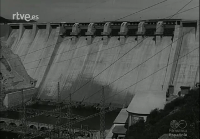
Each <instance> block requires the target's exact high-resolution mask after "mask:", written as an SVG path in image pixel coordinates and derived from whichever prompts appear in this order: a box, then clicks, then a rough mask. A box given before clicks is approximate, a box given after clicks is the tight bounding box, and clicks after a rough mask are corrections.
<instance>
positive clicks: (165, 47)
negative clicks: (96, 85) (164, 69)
mask: <svg viewBox="0 0 200 139" xmlns="http://www.w3.org/2000/svg"><path fill="white" fill-rule="evenodd" d="M192 30H193V29H191V30H190V31H188V32H187V33H186V34H188V33H190V32H191V31H192ZM186 34H184V35H182V36H181V37H179V38H178V39H176V40H175V41H173V42H172V43H171V44H169V45H167V46H166V47H164V48H163V49H162V50H160V51H158V52H157V53H156V54H154V55H152V56H151V57H149V58H148V59H146V60H145V61H143V62H142V63H140V64H139V65H137V66H136V67H134V68H133V69H131V70H129V71H128V72H126V73H125V74H123V75H121V76H120V77H118V78H117V79H115V80H114V81H112V82H111V83H109V84H108V85H106V86H109V85H111V84H113V83H114V82H116V81H117V80H119V79H120V78H122V77H124V76H125V75H127V74H128V73H130V72H132V71H133V70H135V69H136V68H138V67H139V66H141V65H142V64H144V63H146V62H147V61H149V60H150V59H152V58H153V57H155V56H156V55H157V54H159V53H160V52H162V51H163V50H164V49H166V48H167V47H169V46H171V45H172V44H173V43H175V42H177V41H178V40H180V39H181V38H182V37H183V36H185V35H186ZM168 65H169V64H168ZM99 91H101V90H98V91H97V92H95V93H93V94H92V95H91V96H89V97H87V98H86V99H88V98H90V97H92V96H93V95H95V94H97V93H98V92H99ZM86 99H85V100H86Z"/></svg>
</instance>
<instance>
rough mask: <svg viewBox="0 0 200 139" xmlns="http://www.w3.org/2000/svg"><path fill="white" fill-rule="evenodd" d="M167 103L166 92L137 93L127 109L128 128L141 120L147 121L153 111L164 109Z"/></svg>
mask: <svg viewBox="0 0 200 139" xmlns="http://www.w3.org/2000/svg"><path fill="white" fill-rule="evenodd" d="M165 103H166V96H165V93H164V92H147V93H136V94H135V96H134V98H133V99H132V101H131V103H130V104H129V106H128V108H127V112H128V126H129V127H130V126H131V125H133V124H134V123H136V122H137V121H138V120H140V119H143V120H145V121H146V118H147V116H148V115H149V114H150V112H151V111H152V110H154V109H155V108H158V109H162V108H164V105H165Z"/></svg>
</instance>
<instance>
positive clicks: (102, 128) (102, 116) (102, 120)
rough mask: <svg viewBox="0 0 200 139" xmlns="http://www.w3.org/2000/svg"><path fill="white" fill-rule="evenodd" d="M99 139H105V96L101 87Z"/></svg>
mask: <svg viewBox="0 0 200 139" xmlns="http://www.w3.org/2000/svg"><path fill="white" fill-rule="evenodd" d="M100 139H105V94H104V86H102V96H101V109H100Z"/></svg>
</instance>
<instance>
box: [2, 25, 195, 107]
mask: <svg viewBox="0 0 200 139" xmlns="http://www.w3.org/2000/svg"><path fill="white" fill-rule="evenodd" d="M156 23H157V21H156V22H155V23H153V22H152V23H150V22H147V25H146V23H142V25H143V26H142V30H140V31H139V32H138V34H137V33H135V32H137V31H138V23H124V24H123V26H122V27H121V23H108V24H104V23H98V24H97V25H96V26H98V27H95V25H94V24H90V26H89V23H88V24H74V25H73V24H70V23H69V24H65V25H63V26H60V24H23V25H19V24H15V25H14V24H10V25H9V26H10V30H9V32H10V33H9V35H8V36H9V37H8V38H7V39H6V37H4V40H5V42H6V44H7V47H8V48H10V49H8V50H6V51H8V52H9V53H11V52H13V53H14V54H16V55H17V56H18V59H19V58H20V59H21V63H20V62H19V61H18V62H17V61H15V63H18V64H20V65H21V66H19V67H21V69H18V68H17V69H18V70H19V71H17V73H18V72H19V73H20V74H15V73H12V75H15V78H16V79H15V81H14V82H15V83H14V82H13V80H11V82H10V83H9V84H10V85H11V84H13V85H11V86H13V87H11V86H10V89H11V88H13V89H14V88H16V87H17V86H18V85H20V86H21V87H22V86H23V85H24V84H23V83H24V82H26V83H30V82H29V81H32V80H31V79H30V78H33V79H34V80H37V83H36V88H38V89H39V91H38V94H37V95H38V97H39V98H41V99H54V100H55V99H57V84H58V82H59V83H60V90H61V98H62V99H63V100H67V98H68V95H69V93H70V92H71V93H73V95H72V100H75V101H81V102H82V101H84V102H88V103H99V102H100V97H101V88H102V85H103V86H105V98H106V103H112V104H119V105H122V104H123V105H124V104H125V103H127V104H129V103H130V101H131V100H132V96H133V95H135V94H141V95H139V97H140V96H141V97H140V98H141V99H142V97H143V96H145V95H146V94H147V93H149V94H148V96H152V97H151V98H152V100H154V99H153V98H156V99H159V100H162V101H165V99H166V98H165V96H166V92H167V88H168V85H170V84H172V85H174V87H175V94H176V93H178V91H179V88H180V86H181V85H182V86H192V85H193V84H194V83H195V82H198V80H199V78H196V76H197V74H198V71H199V68H198V58H199V51H198V49H197V50H196V51H193V52H191V53H189V52H190V51H192V50H193V49H195V48H196V47H198V45H199V40H198V39H197V38H198V37H197V36H198V30H197V29H196V28H198V27H197V26H196V22H195V23H192V24H191V25H189V26H188V23H187V25H184V24H185V23H183V25H182V23H179V24H176V23H175V21H172V22H171V21H170V22H168V21H163V22H159V23H160V24H161V23H162V24H165V26H164V29H161V30H158V31H157V30H156ZM171 23H172V24H171ZM194 24H195V25H194ZM77 25H80V26H77ZM105 25H107V26H105ZM91 26H92V28H95V29H94V30H93V32H92V33H86V32H89V30H88V31H87V28H89V27H90V29H91ZM127 26H128V27H127ZM160 26H161V25H160ZM161 27H162V26H161ZM63 28H64V29H63ZM124 28H125V29H126V30H125V29H124ZM145 28H146V29H145ZM190 30H191V31H190ZM156 31H157V34H156V35H155V34H154V32H156ZM90 32H91V30H90ZM102 32H103V33H102ZM119 32H120V33H119ZM163 32H164V33H163ZM118 33H119V34H118ZM60 34H62V36H60ZM182 35H184V36H182ZM181 36H182V37H181ZM146 37H147V38H146ZM10 51H11V52H10ZM187 53H189V54H187ZM14 54H13V55H12V57H16V55H14ZM186 54H187V56H185V57H184V55H186ZM181 57H184V58H181ZM4 58H5V59H7V55H6V56H4ZM180 58H181V59H180ZM16 59H17V58H16ZM179 59H180V60H179ZM7 61H8V63H12V61H11V60H10V61H9V60H7ZM4 63H6V62H4ZM22 65H23V66H22ZM4 68H6V67H4ZM24 70H25V71H26V72H24ZM158 70H159V71H158ZM20 71H23V72H20ZM9 73H10V72H8V70H6V71H5V73H4V74H7V76H8V77H9V79H11V78H12V75H9ZM23 73H24V74H23ZM25 73H27V74H25ZM151 74H152V75H151ZM25 79H26V81H25ZM29 79H30V80H29ZM23 81H24V82H23ZM15 84H17V85H15ZM106 85H109V87H108V86H106ZM14 86H15V87H14ZM25 86H26V85H24V87H25ZM136 96H138V95H136ZM138 101H140V100H138ZM144 106H146V105H144Z"/></svg>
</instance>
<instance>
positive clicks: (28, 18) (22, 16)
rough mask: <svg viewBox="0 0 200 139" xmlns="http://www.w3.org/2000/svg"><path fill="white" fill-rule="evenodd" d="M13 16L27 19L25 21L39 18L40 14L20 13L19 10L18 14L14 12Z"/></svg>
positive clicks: (18, 18)
mask: <svg viewBox="0 0 200 139" xmlns="http://www.w3.org/2000/svg"><path fill="white" fill-rule="evenodd" d="M12 18H13V19H14V20H15V19H17V20H25V21H30V20H38V19H39V16H38V15H32V16H31V15H30V14H19V13H18V12H17V13H16V14H13V16H12Z"/></svg>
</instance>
